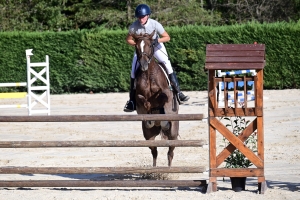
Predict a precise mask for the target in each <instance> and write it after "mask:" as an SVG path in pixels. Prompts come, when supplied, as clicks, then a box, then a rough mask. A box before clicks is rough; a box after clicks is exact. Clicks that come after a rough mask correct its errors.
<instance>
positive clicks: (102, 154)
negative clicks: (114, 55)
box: [0, 90, 300, 200]
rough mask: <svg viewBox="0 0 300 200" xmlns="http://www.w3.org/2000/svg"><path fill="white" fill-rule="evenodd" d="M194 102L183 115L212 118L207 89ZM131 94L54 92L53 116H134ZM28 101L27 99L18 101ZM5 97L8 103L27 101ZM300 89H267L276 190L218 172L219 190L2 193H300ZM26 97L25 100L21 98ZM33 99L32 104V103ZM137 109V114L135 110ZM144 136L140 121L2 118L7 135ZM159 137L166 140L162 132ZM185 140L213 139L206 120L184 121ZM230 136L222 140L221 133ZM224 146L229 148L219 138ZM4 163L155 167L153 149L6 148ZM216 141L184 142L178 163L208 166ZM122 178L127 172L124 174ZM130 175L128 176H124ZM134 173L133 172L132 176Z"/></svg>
mask: <svg viewBox="0 0 300 200" xmlns="http://www.w3.org/2000/svg"><path fill="white" fill-rule="evenodd" d="M186 94H188V95H190V96H191V99H190V100H189V102H188V103H186V104H184V105H181V106H180V113H182V114H184V113H186V114H189V113H203V114H204V115H205V117H206V116H207V92H206V91H198V92H186ZM127 98H128V94H127V93H109V94H72V95H52V96H51V115H98V114H100V115H102V114H116V115H118V114H119V115H121V114H127V113H124V112H123V111H122V110H123V106H124V104H125V102H126V100H127ZM18 101H21V100H18ZM18 101H17V100H13V101H11V100H7V99H1V100H0V102H1V104H7V103H9V104H11V103H13V104H14V103H19V102H18ZM299 102H300V90H266V91H264V131H265V177H266V180H267V185H268V190H267V191H266V192H265V194H264V195H261V194H258V191H257V178H247V184H246V191H242V192H234V191H233V190H232V189H231V185H230V180H229V178H227V177H226V178H225V179H224V180H223V178H218V191H217V192H215V193H211V194H205V193H204V192H202V191H201V189H202V188H176V187H175V188H169V187H168V188H0V199H6V200H7V199H39V200H51V199H122V200H123V199H143V200H145V199H212V200H214V199H272V200H274V199H300V197H299V195H300V193H299V191H300V156H299V152H300V145H299V143H300V130H299V129H300V103H299ZM21 103H24V102H21ZM25 103H26V102H25ZM130 114H136V113H130ZM0 115H1V116H8V115H27V111H26V109H24V108H19V109H12V108H10V109H1V110H0ZM93 139H94V140H143V139H144V138H143V135H142V131H141V124H140V122H97V123H96V122H73V123H44V122H40V123H1V132H0V140H1V141H20V140H25V141H40V140H45V141H49V140H52V141H54V140H64V141H69V140H93ZM158 139H159V138H158ZM180 139H181V140H193V139H203V140H206V141H208V125H207V122H205V121H182V122H180ZM219 141H222V138H220V139H219ZM217 145H218V148H219V149H218V151H219V150H220V149H221V148H222V144H221V142H220V143H218V144H217ZM158 151H159V155H158V161H157V165H158V166H167V158H166V153H167V148H163V147H160V148H159V149H158ZM0 156H1V159H0V164H1V166H31V167H68V166H70V167H120V166H123V167H124V166H126V167H141V166H151V163H152V156H151V153H150V150H149V149H148V148H145V147H141V148H140V147H134V148H44V149H36V148H31V149H20V148H17V149H3V148H2V149H1V152H0ZM208 160H209V158H208V147H207V146H206V147H204V148H194V147H177V148H176V149H175V156H174V160H173V166H205V167H206V168H207V169H208ZM167 177H168V179H170V180H176V179H180V180H201V179H205V180H208V173H207V172H205V173H201V174H169V175H167ZM117 178H120V177H117V175H101V174H90V175H87V174H83V175H74V174H73V175H72V174H57V175H35V174H33V175H7V174H0V179H1V180H39V179H42V180H48V179H51V180H76V179H98V180H114V179H117ZM121 178H122V177H121ZM123 178H126V177H125V176H123ZM127 178H128V177H127Z"/></svg>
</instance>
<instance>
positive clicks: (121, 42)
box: [0, 22, 300, 94]
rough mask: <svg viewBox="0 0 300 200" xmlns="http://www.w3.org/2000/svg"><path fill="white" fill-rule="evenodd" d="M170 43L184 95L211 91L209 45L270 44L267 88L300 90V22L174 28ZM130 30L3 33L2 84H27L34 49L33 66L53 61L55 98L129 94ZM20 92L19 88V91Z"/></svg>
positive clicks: (0, 35)
mask: <svg viewBox="0 0 300 200" xmlns="http://www.w3.org/2000/svg"><path fill="white" fill-rule="evenodd" d="M167 31H168V33H169V34H170V36H171V41H170V42H167V43H165V46H166V48H167V50H168V55H169V58H170V60H171V63H172V66H173V68H174V69H175V71H176V73H177V75H178V79H179V82H180V87H181V89H182V90H189V91H197V90H207V72H206V71H205V70H204V65H205V56H206V55H205V54H206V44H207V43H212V44H232V43H235V44H252V43H253V42H254V41H256V42H258V43H262V44H265V45H266V66H265V68H264V89H285V88H299V87H300V68H299V67H298V66H299V65H300V54H299V53H298V50H299V49H300V40H295V38H297V37H298V36H299V35H300V22H299V23H273V24H259V23H253V22H251V23H247V24H243V25H232V26H216V27H214V26H202V25H201V26H191V25H189V26H180V27H177V26H174V27H168V28H167ZM126 34H127V30H125V29H118V30H108V29H105V28H97V29H92V30H81V31H63V32H51V31H48V32H24V31H22V32H18V31H15V32H0V48H1V49H2V53H1V56H0V71H1V74H0V83H4V82H16V81H17V82H26V77H27V76H26V58H25V50H26V49H33V54H34V56H32V62H43V61H44V60H45V55H49V59H50V85H51V88H50V90H51V93H52V94H61V93H83V92H84V93H85V92H90V91H93V92H120V91H122V92H124V91H127V90H128V88H129V82H130V81H129V80H130V78H129V76H130V70H131V61H132V56H133V52H134V48H133V47H131V46H129V45H128V44H126V42H125V37H126ZM18 90H19V88H16V91H18Z"/></svg>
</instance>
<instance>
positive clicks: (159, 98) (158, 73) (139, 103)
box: [131, 31, 179, 167]
mask: <svg viewBox="0 0 300 200" xmlns="http://www.w3.org/2000/svg"><path fill="white" fill-rule="evenodd" d="M154 33H155V32H154V31H153V32H152V33H151V34H147V33H146V34H131V36H132V37H133V38H134V40H135V42H136V45H135V49H136V54H137V62H139V69H138V70H137V73H136V80H135V89H136V94H135V99H136V111H137V114H178V111H179V102H178V101H177V98H176V94H175V93H174V92H175V91H174V90H172V86H171V85H170V81H169V79H168V75H167V72H166V70H165V67H164V65H163V64H162V63H158V62H157V61H156V60H155V58H154V48H155V47H154V46H153V45H152V43H153V39H152V37H153V35H154ZM142 130H143V135H144V138H145V139H146V140H155V137H156V136H158V135H159V134H160V135H161V138H162V139H165V140H167V139H168V140H177V138H178V130H179V121H142ZM149 148H150V150H151V154H152V157H153V167H155V166H156V160H157V155H158V151H157V147H149ZM174 149H175V147H174V146H170V147H169V151H168V153H167V157H168V166H169V167H170V166H171V165H172V160H173V157H174Z"/></svg>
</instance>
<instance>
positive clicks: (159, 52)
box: [131, 43, 173, 78]
mask: <svg viewBox="0 0 300 200" xmlns="http://www.w3.org/2000/svg"><path fill="white" fill-rule="evenodd" d="M154 57H155V58H156V60H157V61H158V62H159V63H164V64H165V66H166V68H167V72H168V74H172V73H173V68H172V65H171V62H170V60H169V56H168V53H167V50H166V47H165V45H164V44H163V43H159V44H158V45H157V46H156V47H154ZM138 67H139V62H137V55H136V53H134V56H133V59H132V64H131V78H135V72H136V70H137V69H138Z"/></svg>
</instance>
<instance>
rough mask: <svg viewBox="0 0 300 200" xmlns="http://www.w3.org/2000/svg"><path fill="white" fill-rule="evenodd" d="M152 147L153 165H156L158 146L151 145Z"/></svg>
mask: <svg viewBox="0 0 300 200" xmlns="http://www.w3.org/2000/svg"><path fill="white" fill-rule="evenodd" d="M149 148H150V149H151V154H152V157H153V167H156V159H157V154H158V152H157V147H149Z"/></svg>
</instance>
